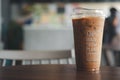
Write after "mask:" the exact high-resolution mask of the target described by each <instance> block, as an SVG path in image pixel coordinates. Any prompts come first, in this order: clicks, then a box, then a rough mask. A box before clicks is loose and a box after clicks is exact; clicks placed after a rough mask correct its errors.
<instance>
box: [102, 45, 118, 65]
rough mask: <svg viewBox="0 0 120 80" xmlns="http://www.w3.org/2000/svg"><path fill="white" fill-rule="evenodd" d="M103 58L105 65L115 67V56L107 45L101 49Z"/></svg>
mask: <svg viewBox="0 0 120 80" xmlns="http://www.w3.org/2000/svg"><path fill="white" fill-rule="evenodd" d="M102 51H103V54H102V55H103V57H104V58H105V65H107V66H116V62H115V56H114V54H113V49H112V48H111V46H109V45H103V47H102Z"/></svg>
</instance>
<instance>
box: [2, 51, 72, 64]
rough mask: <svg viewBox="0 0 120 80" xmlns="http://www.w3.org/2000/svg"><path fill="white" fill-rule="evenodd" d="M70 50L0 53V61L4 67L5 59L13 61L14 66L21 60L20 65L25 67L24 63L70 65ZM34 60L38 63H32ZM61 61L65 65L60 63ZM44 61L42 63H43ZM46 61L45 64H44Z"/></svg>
mask: <svg viewBox="0 0 120 80" xmlns="http://www.w3.org/2000/svg"><path fill="white" fill-rule="evenodd" d="M70 58H71V50H55V51H0V59H3V64H2V65H1V66H5V62H6V59H10V60H13V63H12V64H13V65H15V61H16V60H22V61H23V62H22V65H27V64H26V62H25V61H28V60H29V61H30V64H72V62H71V60H70ZM34 60H37V61H39V62H38V63H34ZM61 60H63V61H65V60H66V63H62V62H61ZM43 61H44V62H43ZM45 61H47V63H45Z"/></svg>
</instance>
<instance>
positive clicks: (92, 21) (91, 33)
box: [72, 17, 104, 71]
mask: <svg viewBox="0 0 120 80" xmlns="http://www.w3.org/2000/svg"><path fill="white" fill-rule="evenodd" d="M72 22H73V30H74V43H75V54H76V64H77V69H78V70H86V71H97V70H99V67H100V58H101V47H102V36H103V26H104V18H102V17H85V18H78V19H72Z"/></svg>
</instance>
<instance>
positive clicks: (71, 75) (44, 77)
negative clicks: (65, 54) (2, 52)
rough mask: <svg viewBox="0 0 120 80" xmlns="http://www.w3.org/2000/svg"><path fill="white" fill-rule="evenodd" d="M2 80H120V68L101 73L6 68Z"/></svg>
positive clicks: (68, 68) (68, 67)
mask: <svg viewBox="0 0 120 80" xmlns="http://www.w3.org/2000/svg"><path fill="white" fill-rule="evenodd" d="M0 80H120V67H101V71H100V73H95V72H93V73H90V72H80V71H79V72H77V71H76V68H75V65H32V66H30V65H27V66H14V67H4V68H0Z"/></svg>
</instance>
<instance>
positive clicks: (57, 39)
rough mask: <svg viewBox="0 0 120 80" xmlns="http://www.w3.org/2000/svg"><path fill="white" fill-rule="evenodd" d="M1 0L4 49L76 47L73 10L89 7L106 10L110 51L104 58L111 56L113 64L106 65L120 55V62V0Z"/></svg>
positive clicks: (106, 41)
mask: <svg viewBox="0 0 120 80" xmlns="http://www.w3.org/2000/svg"><path fill="white" fill-rule="evenodd" d="M0 1H1V2H0V3H1V7H0V9H1V13H0V24H1V26H0V49H1V50H63V49H64V50H65V49H74V40H73V31H72V22H71V14H72V10H73V8H75V7H86V8H94V9H103V11H104V13H105V15H106V21H105V29H104V39H103V53H106V52H109V54H110V55H109V54H108V55H104V56H103V57H107V58H108V56H110V61H111V63H110V62H107V63H106V64H107V65H114V64H115V62H113V61H114V60H113V57H114V56H117V65H119V64H120V59H119V57H120V53H119V50H120V38H119V34H120V0H0ZM109 46H111V47H110V48H109ZM108 48H109V50H107V49H108ZM113 48H114V49H113ZM104 49H105V51H104ZM106 50H107V51H106ZM113 53H115V55H114V54H113ZM111 55H112V56H111ZM118 56H119V57H118Z"/></svg>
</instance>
